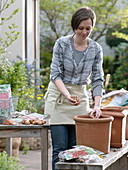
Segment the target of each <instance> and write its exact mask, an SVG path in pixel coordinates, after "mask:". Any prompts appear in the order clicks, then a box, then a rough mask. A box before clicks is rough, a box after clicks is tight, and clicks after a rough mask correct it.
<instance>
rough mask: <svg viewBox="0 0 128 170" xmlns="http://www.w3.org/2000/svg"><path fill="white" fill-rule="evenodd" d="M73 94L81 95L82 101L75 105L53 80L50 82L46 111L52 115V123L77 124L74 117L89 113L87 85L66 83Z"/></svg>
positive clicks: (46, 95)
mask: <svg viewBox="0 0 128 170" xmlns="http://www.w3.org/2000/svg"><path fill="white" fill-rule="evenodd" d="M65 86H66V88H67V89H68V91H69V93H70V94H71V95H77V96H79V98H80V100H81V103H80V104H79V105H78V106H73V105H71V104H70V102H69V101H68V100H67V99H66V98H65V97H64V96H63V95H62V94H61V93H60V92H59V91H58V90H57V88H56V86H55V84H54V83H53V82H50V83H49V86H48V91H47V92H46V94H45V96H44V98H45V109H44V113H45V114H49V115H50V117H51V118H50V124H52V125H53V124H54V125H57V124H59V125H62V124H64V125H65V124H75V121H74V120H73V117H74V116H76V115H83V114H88V112H89V102H88V98H87V95H86V86H78V85H69V84H65Z"/></svg>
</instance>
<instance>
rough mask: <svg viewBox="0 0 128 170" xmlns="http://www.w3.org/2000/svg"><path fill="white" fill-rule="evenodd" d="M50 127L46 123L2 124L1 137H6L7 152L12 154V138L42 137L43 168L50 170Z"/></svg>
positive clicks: (0, 126) (0, 127)
mask: <svg viewBox="0 0 128 170" xmlns="http://www.w3.org/2000/svg"><path fill="white" fill-rule="evenodd" d="M48 129H49V126H48V125H46V124H44V125H15V126H14V125H0V138H6V152H7V153H8V154H9V155H10V156H11V155H12V138H15V137H21V138H22V137H40V138H41V170H48Z"/></svg>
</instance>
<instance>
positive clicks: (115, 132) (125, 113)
mask: <svg viewBox="0 0 128 170" xmlns="http://www.w3.org/2000/svg"><path fill="white" fill-rule="evenodd" d="M101 111H102V114H103V115H104V114H105V115H110V116H113V117H114V121H113V122H112V134H111V135H112V136H111V142H110V146H111V147H114V148H120V147H123V146H124V145H125V143H126V139H128V110H127V109H125V107H118V106H111V107H104V108H102V109H101Z"/></svg>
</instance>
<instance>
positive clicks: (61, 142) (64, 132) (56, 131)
mask: <svg viewBox="0 0 128 170" xmlns="http://www.w3.org/2000/svg"><path fill="white" fill-rule="evenodd" d="M50 128H51V137H52V170H55V163H57V162H58V161H59V158H58V154H59V152H60V151H64V150H66V149H71V148H72V146H75V145H76V132H75V125H51V127H50Z"/></svg>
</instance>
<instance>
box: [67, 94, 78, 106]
mask: <svg viewBox="0 0 128 170" xmlns="http://www.w3.org/2000/svg"><path fill="white" fill-rule="evenodd" d="M67 99H68V101H69V102H70V103H71V105H74V106H77V105H79V104H80V102H81V101H80V99H79V97H78V96H68V97H67Z"/></svg>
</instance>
